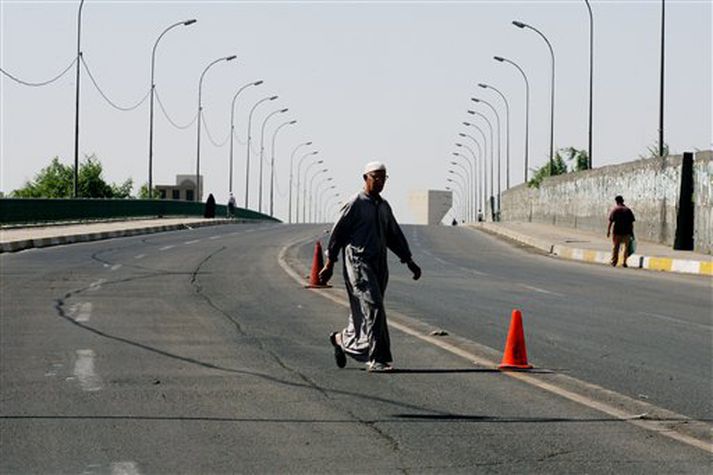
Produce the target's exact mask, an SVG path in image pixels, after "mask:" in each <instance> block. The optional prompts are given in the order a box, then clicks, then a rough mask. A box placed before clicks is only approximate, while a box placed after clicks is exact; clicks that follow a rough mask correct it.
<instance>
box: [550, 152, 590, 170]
mask: <svg viewBox="0 0 713 475" xmlns="http://www.w3.org/2000/svg"><path fill="white" fill-rule="evenodd" d="M560 152H562V153H563V154H564V155H565V160H566V161H567V162H572V164H571V166H570V167H571V168H570V170H571V171H573V172H580V171H582V170H589V154H588V153H587V151H586V150H577V149H576V148H574V147H565V148H561V149H559V150H558V151H557V153H560Z"/></svg>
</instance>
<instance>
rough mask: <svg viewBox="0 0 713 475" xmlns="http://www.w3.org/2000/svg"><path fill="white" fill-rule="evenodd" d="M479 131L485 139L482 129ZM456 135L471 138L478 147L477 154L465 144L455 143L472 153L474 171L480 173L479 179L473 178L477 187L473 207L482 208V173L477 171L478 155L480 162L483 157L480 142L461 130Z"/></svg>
mask: <svg viewBox="0 0 713 475" xmlns="http://www.w3.org/2000/svg"><path fill="white" fill-rule="evenodd" d="M474 127H477V126H474ZM480 133H481V134H482V135H483V140H485V134H483V131H482V130H481V131H480ZM458 135H459V136H461V137H468V138H469V139H470V140H472V141H473V143H475V145H476V146H477V147H478V155H476V154H475V152H474V151H473V149H472V148H470V147H466V146H465V144H461V145H458V144H457V143H456V145H458V146H459V147H460V146H462V147H464V148H466V149H467V150H468V151H469V152H470V153H471V155H473V160H474V163H475V173H476V174H479V175H480V181H478V180H477V179H476V180H475V183H476V185H477V188H478V192H477V196H476V197H475V200H476V201H475V207H476V208H477V209H478V210H481V209H482V206H483V203H482V200H481V198H482V187H483V182H482V180H483V177H482V175H483V174H482V173H479V172H478V157H480V161H481V164H482V162H483V160H484V158H483V148H482V147H481V146H480V143H479V142H478V141H477V140H476V138H475V137H473V136H472V135H469V134H465V133H463V132H460V133H458ZM481 167H482V165H481Z"/></svg>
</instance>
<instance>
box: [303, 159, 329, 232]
mask: <svg viewBox="0 0 713 475" xmlns="http://www.w3.org/2000/svg"><path fill="white" fill-rule="evenodd" d="M328 171H329V170H328V169H326V168H323V169H321V170H317V171H316V172H315V173H314V175H312V178H310V180H309V187H308V188H305V191H306V190H307V189H309V222H312V207H313V203H314V202H313V200H314V191H313V190H314V187H313V185H314V179H315V178H317V177H318V176H319V175H321V174H322V173H327V172H328ZM305 181H307V174H306V173H305ZM306 199H307V197H306V196H305V201H306Z"/></svg>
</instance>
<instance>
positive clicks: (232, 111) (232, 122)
mask: <svg viewBox="0 0 713 475" xmlns="http://www.w3.org/2000/svg"><path fill="white" fill-rule="evenodd" d="M262 83H263V81H262V80H260V81H253V82H249V83H247V84H245V85H243V86H241V87H240V88H239V89H238V91H237V92H236V93H235V95H234V96H233V101H232V102H231V103H230V171H229V172H228V176H229V178H228V191H229V192H231V193H232V192H233V139H234V135H235V101H236V99H237V98H238V95H239V94H240V93H241V92H243V91H244V90H245V89H247V88H248V87H250V86H259V85H260V84H262Z"/></svg>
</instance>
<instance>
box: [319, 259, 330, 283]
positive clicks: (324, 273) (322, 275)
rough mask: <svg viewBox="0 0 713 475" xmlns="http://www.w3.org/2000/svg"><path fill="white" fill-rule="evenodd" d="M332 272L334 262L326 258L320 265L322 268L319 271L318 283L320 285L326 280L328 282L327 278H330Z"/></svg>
mask: <svg viewBox="0 0 713 475" xmlns="http://www.w3.org/2000/svg"><path fill="white" fill-rule="evenodd" d="M333 272H334V262H332V261H331V260H329V258H327V261H326V262H325V263H324V267H322V270H321V271H319V283H320V284H322V285H327V282H329V279H331V278H332V273H333Z"/></svg>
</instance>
